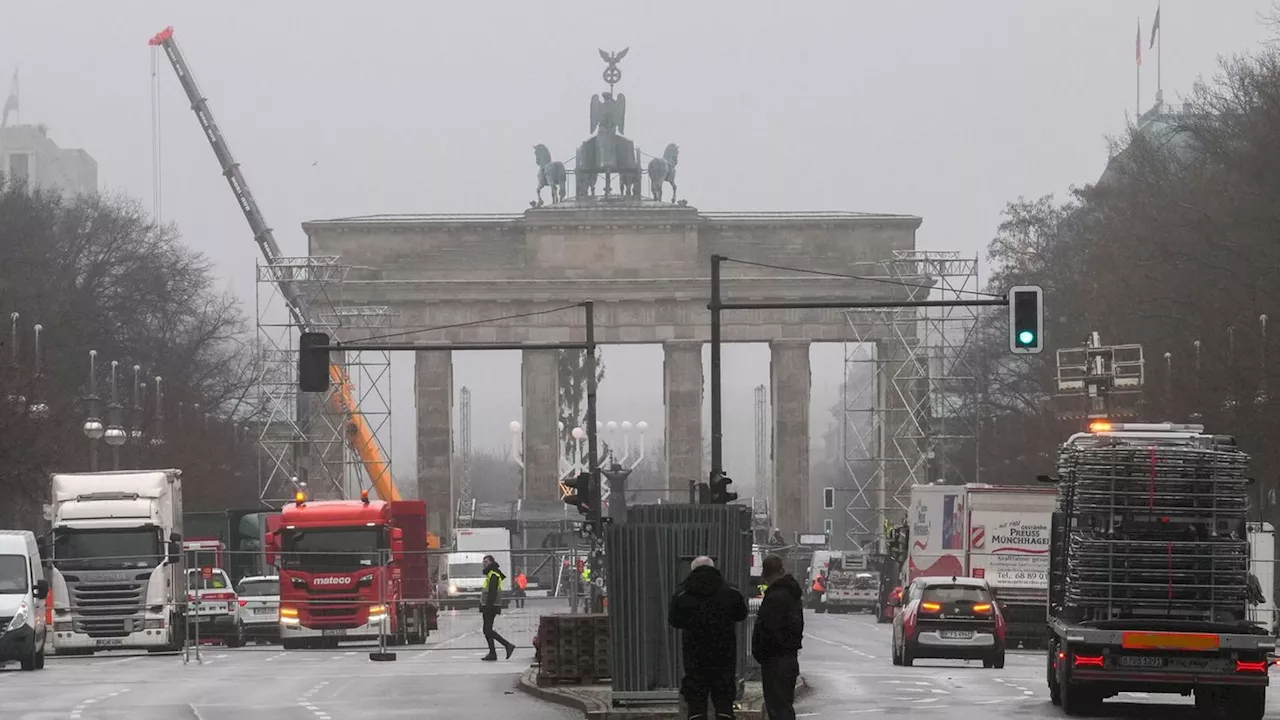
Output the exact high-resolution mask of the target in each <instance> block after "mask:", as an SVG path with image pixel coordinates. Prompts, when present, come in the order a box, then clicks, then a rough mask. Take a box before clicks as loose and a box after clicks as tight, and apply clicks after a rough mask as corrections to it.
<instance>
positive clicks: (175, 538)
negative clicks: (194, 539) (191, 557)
mask: <svg viewBox="0 0 1280 720" xmlns="http://www.w3.org/2000/svg"><path fill="white" fill-rule="evenodd" d="M169 542H174V543H178V544H182V533H177V532H171V533H169Z"/></svg>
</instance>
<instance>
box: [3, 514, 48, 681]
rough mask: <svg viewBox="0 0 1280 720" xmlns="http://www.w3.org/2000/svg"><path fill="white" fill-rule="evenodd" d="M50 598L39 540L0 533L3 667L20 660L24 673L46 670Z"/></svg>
mask: <svg viewBox="0 0 1280 720" xmlns="http://www.w3.org/2000/svg"><path fill="white" fill-rule="evenodd" d="M48 596H49V581H48V580H45V578H44V567H43V566H42V565H41V564H40V550H39V548H38V547H37V546H36V536H35V535H33V534H32V533H31V532H29V531H26V530H0V664H3V663H4V662H5V661H8V660H17V661H18V662H19V663H21V665H22V669H23V670H39V669H41V668H43V667H44V649H45V633H46V627H45V622H44V621H45V617H44V614H45V599H46V598H48Z"/></svg>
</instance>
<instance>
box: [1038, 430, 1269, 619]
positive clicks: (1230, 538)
mask: <svg viewBox="0 0 1280 720" xmlns="http://www.w3.org/2000/svg"><path fill="white" fill-rule="evenodd" d="M1248 462H1249V457H1248V455H1246V454H1245V453H1243V452H1239V451H1237V450H1235V449H1233V448H1228V447H1214V448H1208V447H1193V446H1186V445H1177V446H1175V445H1168V446H1164V445H1131V444H1124V443H1123V442H1116V443H1113V444H1106V443H1103V444H1098V445H1094V446H1085V447H1068V448H1064V450H1063V451H1062V453H1061V454H1060V456H1059V467H1058V472H1059V478H1060V480H1061V489H1060V492H1061V504H1062V507H1063V509H1065V510H1068V512H1069V513H1070V515H1069V519H1068V522H1069V525H1068V528H1067V530H1068V535H1067V538H1066V544H1065V546H1066V558H1065V559H1066V563H1065V573H1064V575H1065V578H1064V579H1065V582H1064V586H1065V587H1064V591H1065V592H1064V598H1063V599H1064V600H1065V604H1066V606H1067V607H1068V608H1071V609H1072V614H1073V615H1076V616H1077V617H1078V618H1079V619H1091V620H1103V619H1113V618H1123V617H1158V618H1177V619H1197V620H1218V621H1231V620H1238V619H1240V618H1241V617H1242V616H1243V613H1244V608H1245V601H1246V598H1247V596H1248V585H1249V542H1248V536H1247V533H1246V531H1245V519H1246V513H1247V511H1248V504H1249V503H1248V483H1249V480H1248V478H1247V471H1248Z"/></svg>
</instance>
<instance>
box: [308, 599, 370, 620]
mask: <svg viewBox="0 0 1280 720" xmlns="http://www.w3.org/2000/svg"><path fill="white" fill-rule="evenodd" d="M307 608H308V610H310V612H311V617H313V618H316V619H318V620H325V621H329V622H335V623H339V622H348V621H349V622H355V621H356V615H357V611H358V610H359V609H360V596H359V595H346V594H325V595H312V596H311V598H310V601H309V602H308V603H307Z"/></svg>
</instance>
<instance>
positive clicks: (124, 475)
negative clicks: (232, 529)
mask: <svg viewBox="0 0 1280 720" xmlns="http://www.w3.org/2000/svg"><path fill="white" fill-rule="evenodd" d="M181 475H182V473H181V471H179V470H127V471H118V472H97V473H66V474H55V475H53V477H52V485H53V487H52V492H51V494H50V499H51V502H52V507H51V508H50V509H51V516H52V543H51V547H52V550H51V552H50V557H49V558H48V559H49V561H50V563H51V565H52V570H51V571H50V585H51V586H52V588H53V647H54V650H55V652H56V654H58V655H82V654H92V653H93V652H94V651H96V650H119V649H130V648H132V649H146V650H149V651H161V650H178V649H181V648H182V645H183V643H184V641H185V637H186V635H185V631H186V582H185V579H186V578H185V575H184V573H183V569H182V564H183V563H182V480H181Z"/></svg>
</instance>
